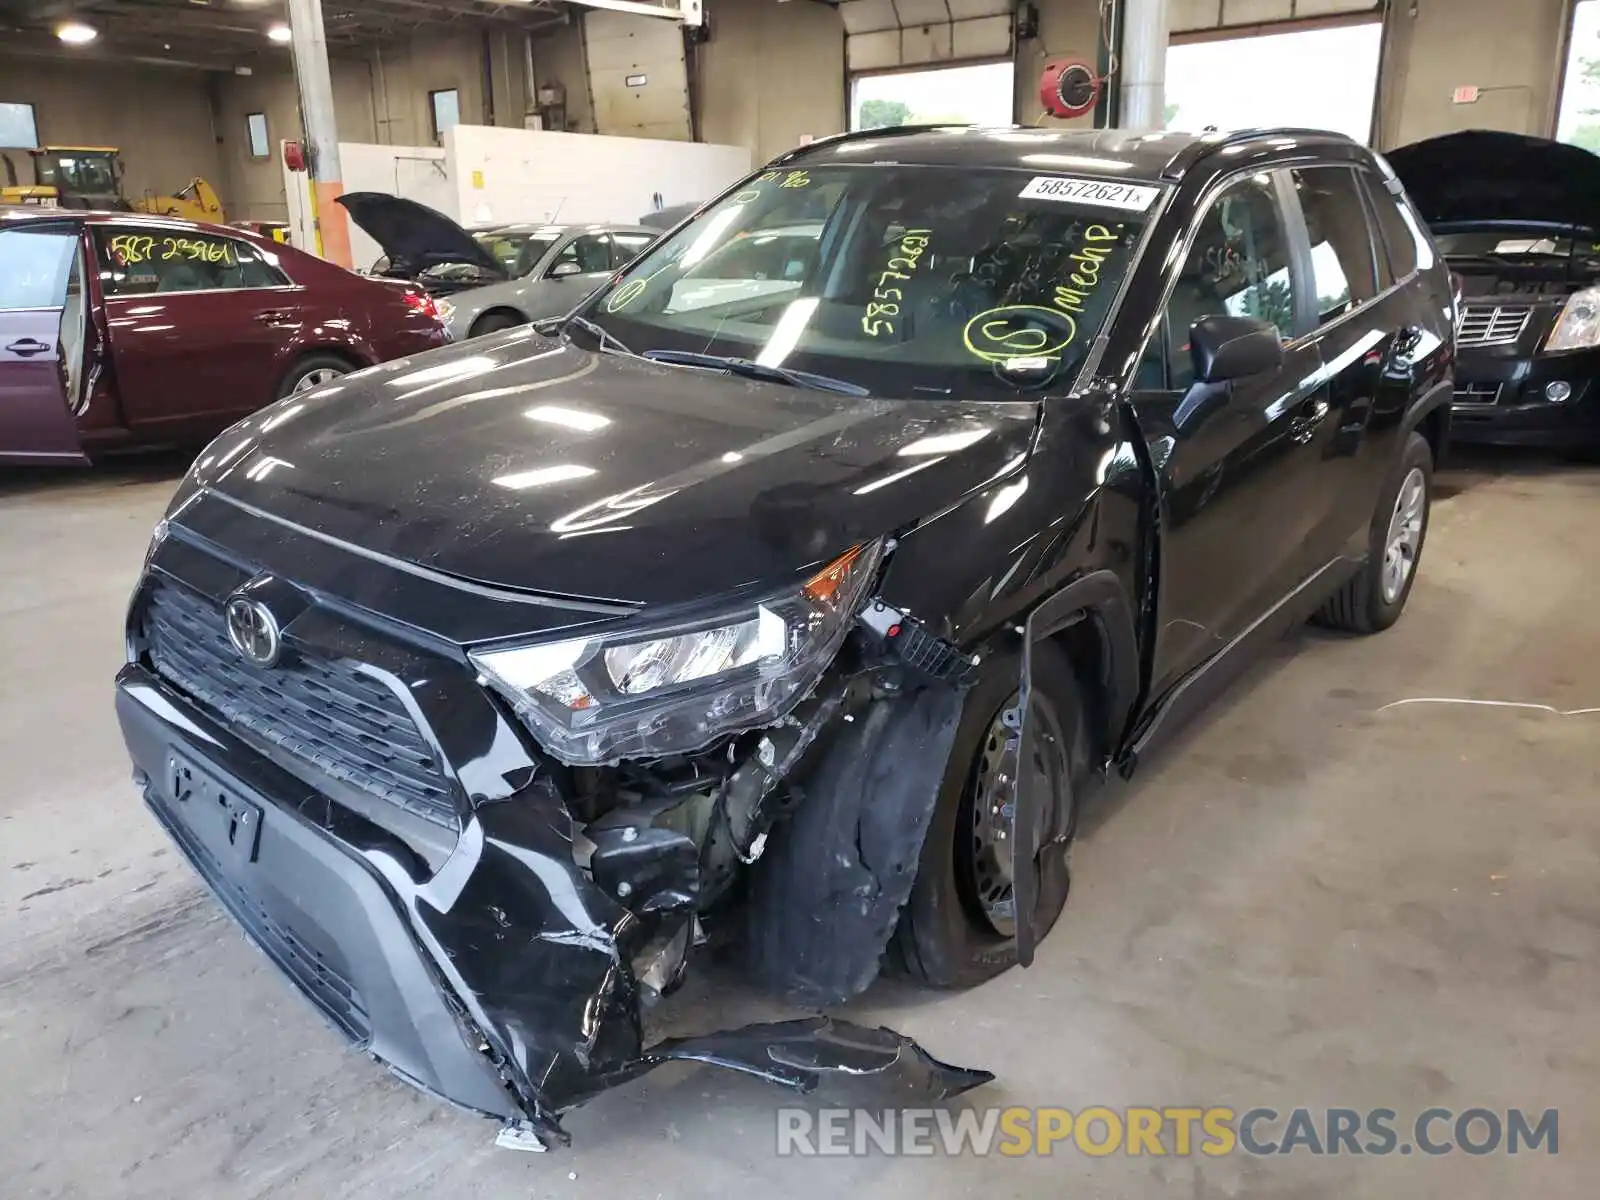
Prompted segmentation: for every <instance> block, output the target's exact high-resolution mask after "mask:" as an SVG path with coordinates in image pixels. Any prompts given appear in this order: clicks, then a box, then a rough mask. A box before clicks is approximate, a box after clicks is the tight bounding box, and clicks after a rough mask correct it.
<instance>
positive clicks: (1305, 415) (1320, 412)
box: [1289, 397, 1328, 446]
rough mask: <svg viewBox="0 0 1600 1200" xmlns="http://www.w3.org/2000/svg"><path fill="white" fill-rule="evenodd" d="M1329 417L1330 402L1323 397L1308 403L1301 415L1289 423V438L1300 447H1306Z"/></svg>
mask: <svg viewBox="0 0 1600 1200" xmlns="http://www.w3.org/2000/svg"><path fill="white" fill-rule="evenodd" d="M1327 415H1328V402H1327V401H1326V400H1324V399H1322V398H1321V397H1318V398H1317V399H1316V400H1313V401H1311V402H1310V403H1308V404H1307V405H1306V406H1305V407H1304V408H1303V409H1302V410H1301V415H1300V416H1298V417H1296V418H1295V419H1294V420H1293V421H1291V422H1289V436H1290V437H1291V438H1292V439H1294V441H1296V442H1298V443H1299V444H1300V445H1302V446H1303V445H1305V444H1306V443H1307V442H1309V441H1310V440H1311V439H1312V438H1313V437H1315V436H1316V433H1317V426H1318V425H1321V424H1322V422H1323V420H1324V419H1326V417H1327Z"/></svg>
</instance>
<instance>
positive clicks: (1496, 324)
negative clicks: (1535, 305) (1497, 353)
mask: <svg viewBox="0 0 1600 1200" xmlns="http://www.w3.org/2000/svg"><path fill="white" fill-rule="evenodd" d="M1531 316H1533V310H1532V309H1531V308H1525V307H1517V308H1502V307H1501V306H1499V305H1498V304H1469V305H1467V306H1466V307H1465V308H1463V309H1462V310H1461V320H1460V321H1459V322H1458V323H1457V324H1456V345H1457V346H1505V345H1509V344H1510V343H1512V342H1514V341H1516V340H1517V339H1518V338H1519V337H1521V336H1522V331H1523V330H1524V329H1526V328H1527V327H1528V318H1529V317H1531Z"/></svg>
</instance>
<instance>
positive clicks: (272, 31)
mask: <svg viewBox="0 0 1600 1200" xmlns="http://www.w3.org/2000/svg"><path fill="white" fill-rule="evenodd" d="M267 36H268V37H269V38H271V39H272V40H273V41H275V42H277V43H279V44H280V45H281V44H282V43H284V42H287V41H288V40H289V39H290V38H292V37H293V36H294V34H292V33H290V32H289V27H288V26H287V25H285V24H283V22H281V21H280V22H278V24H276V25H269V26H267Z"/></svg>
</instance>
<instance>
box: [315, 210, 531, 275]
mask: <svg viewBox="0 0 1600 1200" xmlns="http://www.w3.org/2000/svg"><path fill="white" fill-rule="evenodd" d="M339 203H340V204H342V205H344V207H345V210H346V211H347V212H348V213H349V214H350V219H351V220H352V221H354V222H355V223H356V224H357V225H359V226H361V228H362V230H364V231H365V232H366V234H367V236H369V237H370V238H372V240H373V241H375V242H377V243H378V245H379V246H381V247H382V248H383V252H384V253H385V254H386V255H388V256H389V261H390V263H392V264H393V265H394V267H395V268H397V269H401V270H404V271H405V272H407V273H408V274H412V275H416V274H420V273H421V272H422V271H424V270H426V269H427V268H428V267H434V266H439V265H441V264H443V263H471V264H472V265H473V266H475V267H480V268H482V269H483V270H484V271H486V272H488V273H490V274H492V275H494V276H495V277H496V278H499V279H504V278H506V272H505V268H504V267H502V266H501V265H500V264H499V263H498V262H497V261H495V257H494V255H492V254H490V253H489V252H488V251H487V250H485V249H484V248H483V247H482V246H480V245H479V244H478V243H477V240H476V239H475V238H473V236H472V235H471V234H470V233H468V232H467V231H466V230H465V229H463V228H461V226H459V225H457V224H456V223H455V222H454V221H452V220H451V219H450V218H449V217H447V216H445V215H444V214H443V213H442V212H439V211H438V210H437V209H432V208H429V207H428V206H427V205H425V204H418V203H417V202H416V201H415V200H404V199H401V198H400V197H399V196H391V195H389V194H388V193H387V192H346V193H345V194H344V195H342V196H340V197H339Z"/></svg>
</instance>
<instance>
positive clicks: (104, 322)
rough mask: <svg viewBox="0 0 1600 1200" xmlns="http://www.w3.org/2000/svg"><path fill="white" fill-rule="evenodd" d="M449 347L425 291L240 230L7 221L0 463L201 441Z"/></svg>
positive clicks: (79, 219)
mask: <svg viewBox="0 0 1600 1200" xmlns="http://www.w3.org/2000/svg"><path fill="white" fill-rule="evenodd" d="M449 340H450V337H449V333H448V332H447V330H446V327H445V324H444V322H443V321H442V320H441V318H440V313H439V310H438V307H437V306H436V304H435V302H434V301H433V300H432V299H431V298H429V297H428V296H427V295H426V294H425V293H423V292H422V291H421V290H420V289H419V288H417V287H416V286H415V285H412V284H407V283H402V282H397V281H394V280H388V279H372V278H368V277H366V276H363V275H356V274H354V273H352V272H350V271H347V270H345V269H344V268H342V267H337V266H334V265H333V264H332V263H329V262H324V261H323V260H322V259H320V258H316V257H314V256H313V255H310V254H306V253H304V252H302V251H300V250H296V249H294V248H293V247H291V246H285V245H282V244H280V243H278V242H274V241H272V240H271V239H270V238H264V237H261V236H259V235H257V234H253V233H248V232H246V231H244V230H241V229H229V228H223V227H222V226H219V225H204V224H197V223H195V222H192V221H179V220H175V219H172V218H170V217H150V216H140V215H135V214H128V213H85V212H72V211H67V210H59V209H21V210H17V209H13V210H4V211H0V462H17V463H74V462H78V463H81V462H88V461H89V460H90V458H91V457H92V456H95V455H98V454H102V453H105V452H108V451H113V450H118V449H123V448H133V447H141V446H153V445H169V444H182V443H185V442H198V441H202V440H204V439H206V438H208V437H210V436H212V435H213V434H215V433H217V432H218V431H220V430H222V429H223V428H225V427H226V426H228V425H230V424H231V423H233V422H234V421H236V420H238V419H239V418H240V417H243V416H245V415H247V414H249V413H252V412H254V411H255V410H256V409H258V408H261V407H262V406H263V405H265V404H268V403H270V402H271V401H273V400H275V399H277V398H279V397H281V396H286V395H288V394H289V393H291V392H296V391H303V390H305V389H307V388H310V387H314V386H316V385H317V384H319V383H325V382H327V381H328V380H330V379H333V378H335V377H336V376H339V375H343V374H346V373H347V372H350V371H354V370H357V369H359V368H361V367H367V366H371V365H373V364H374V363H379V362H383V361H385V360H387V359H391V358H399V357H401V356H403V355H407V354H415V353H417V352H418V351H421V350H429V349H433V348H434V347H436V346H442V345H445V344H446V343H447V342H448V341H449Z"/></svg>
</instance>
